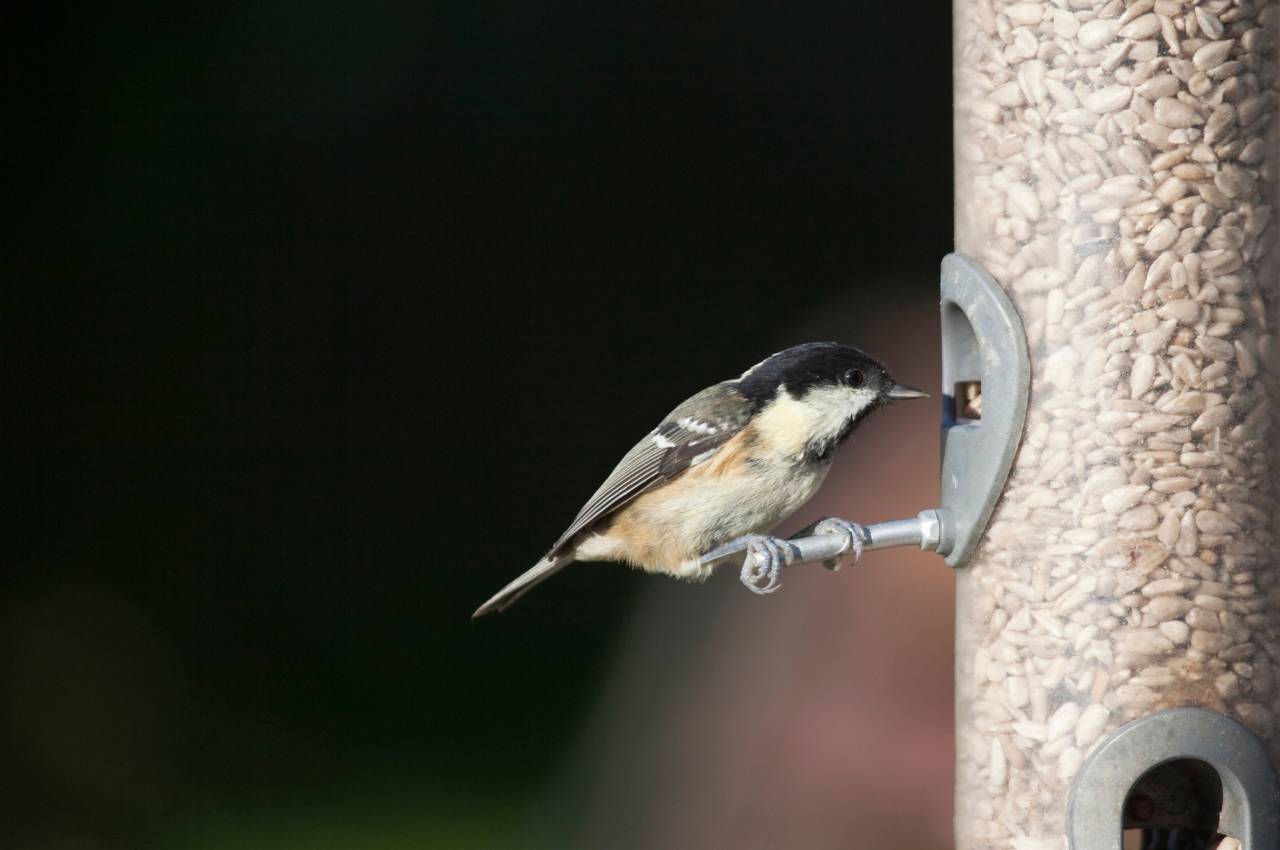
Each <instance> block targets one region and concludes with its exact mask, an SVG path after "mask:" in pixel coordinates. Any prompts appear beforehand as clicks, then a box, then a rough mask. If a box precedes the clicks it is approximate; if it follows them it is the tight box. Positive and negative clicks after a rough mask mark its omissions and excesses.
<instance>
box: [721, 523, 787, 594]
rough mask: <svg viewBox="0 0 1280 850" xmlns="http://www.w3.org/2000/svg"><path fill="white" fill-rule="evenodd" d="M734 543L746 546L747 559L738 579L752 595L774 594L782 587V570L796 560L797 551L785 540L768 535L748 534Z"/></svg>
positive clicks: (744, 560)
mask: <svg viewBox="0 0 1280 850" xmlns="http://www.w3.org/2000/svg"><path fill="white" fill-rule="evenodd" d="M734 543H740V544H745V546H746V553H747V554H746V557H745V558H744V559H743V561H742V570H741V572H739V573H738V577H739V578H740V579H741V580H742V583H743V584H744V585H746V588H747V590H750V591H751V592H752V593H760V594H764V593H773V592H774V591H775V590H777V589H778V588H779V587H781V586H782V582H780V581H779V580H778V575H779V573H781V572H782V568H783V567H785V566H787V565H788V564H790V563H791V562H792V560H794V559H795V554H796V553H795V549H794V548H793V547H792V546H791V544H790V543H788V542H787V541H785V540H782V539H781V538H778V537H769V536H768V535H766V534H748V535H746V536H745V537H740V538H738V540H736V541H734Z"/></svg>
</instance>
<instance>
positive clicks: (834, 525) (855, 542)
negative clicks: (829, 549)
mask: <svg viewBox="0 0 1280 850" xmlns="http://www.w3.org/2000/svg"><path fill="white" fill-rule="evenodd" d="M812 529H813V530H812V532H811V533H813V534H840V535H843V536H844V537H845V539H846V541H847V542H846V544H845V547H844V548H843V549H841V550H840V551H839V552H837V553H836V554H835V556H834V557H832V558H828V559H827V560H825V561H823V562H822V566H824V567H826V568H827V569H829V570H833V571H834V570H839V569H840V567H841V566H842V565H843V562H844V561H845V560H847V559H848V556H849V553H851V552H852V553H853V560H852V561H850V563H854V564H856V563H858V561H860V560H862V545H863V543H864V542H865V541H866V539H867V530H866V529H865V528H864V527H863V526H861V525H858V524H857V523H856V522H850V521H849V520H847V519H841V518H840V517H838V516H829V517H827V518H826V519H822V520H818V522H816V523H814V524H813V526H812Z"/></svg>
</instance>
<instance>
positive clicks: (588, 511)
mask: <svg viewBox="0 0 1280 850" xmlns="http://www.w3.org/2000/svg"><path fill="white" fill-rule="evenodd" d="M924 396H925V394H924V393H922V392H920V391H919V390H915V389H912V388H911V387H907V386H903V385H902V384H898V383H896V382H895V381H894V380H893V378H892V377H890V375H889V372H888V370H886V369H885V368H884V366H882V365H880V363H878V362H877V361H875V360H874V359H872V358H871V357H869V356H867V355H866V354H864V353H863V352H861V351H859V350H858V349H856V348H850V347H849V346H847V345H840V344H838V343H834V342H813V343H806V344H803V345H797V346H794V347H792V348H788V349H786V350H785V351H780V352H778V353H777V354H774V355H773V356H771V357H769V358H767V359H765V360H763V361H761V362H760V363H758V364H756V365H755V366H752V367H751V368H750V369H748V370H747V371H745V372H743V373H742V374H741V375H740V376H739V377H737V378H735V379H733V380H730V381H724V382H722V383H719V384H715V385H713V386H710V387H708V388H707V389H705V390H703V391H702V392H700V393H698V394H697V395H695V396H693V397H692V398H690V399H688V400H687V401H685V402H684V403H683V404H681V405H680V406H679V407H677V408H676V409H675V410H673V411H671V413H670V414H668V415H667V417H666V418H665V419H664V420H663V421H662V424H660V425H659V426H658V427H657V428H655V429H653V430H652V431H650V432H649V434H648V435H647V436H646V437H645V438H644V439H642V440H641V441H640V442H639V443H638V444H637V445H636V446H635V447H634V448H633V449H631V451H629V452H627V454H626V455H625V456H624V457H623V458H622V461H621V462H620V463H619V464H618V466H617V468H616V469H614V470H613V473H612V474H610V476H609V477H608V478H607V479H606V480H605V482H604V484H602V485H601V486H600V489H599V490H597V491H596V493H595V495H594V496H592V497H591V499H590V500H589V501H588V502H587V504H586V506H584V507H583V508H582V510H581V511H579V513H578V516H577V518H575V519H574V521H573V522H572V523H571V524H570V525H569V527H568V528H567V529H566V530H565V532H564V534H562V535H560V539H559V540H557V541H556V542H555V544H554V545H553V546H552V547H551V549H550V551H548V552H547V554H546V556H545V557H544V558H543V559H542V560H541V561H539V562H538V563H537V564H535V565H534V566H533V567H532V568H530V569H529V570H528V571H526V572H525V573H524V574H523V575H521V576H520V577H519V578H517V579H515V580H514V581H512V582H511V583H510V584H508V585H507V586H506V587H504V588H503V589H502V590H500V591H498V593H497V594H495V595H494V596H493V598H492V599H490V600H489V601H488V602H486V603H484V604H483V605H481V606H480V607H479V608H478V609H476V612H475V613H474V614H473V615H472V616H473V617H479V616H481V615H482V614H487V613H489V612H490V611H502V610H505V609H506V608H507V607H509V606H510V605H511V604H512V603H514V602H515V601H516V600H517V599H519V598H520V597H521V596H523V595H524V594H525V593H526V592H528V591H529V590H530V589H531V588H533V587H534V586H535V585H537V584H538V583H540V582H542V581H543V580H545V579H547V578H549V577H550V576H552V575H553V574H554V573H556V572H558V571H559V570H560V569H562V568H564V567H565V566H567V565H569V564H571V563H573V562H574V561H621V562H624V563H627V564H631V565H632V566H635V567H639V568H641V569H644V570H647V571H649V572H655V573H666V574H668V575H672V576H676V577H679V578H683V579H694V580H700V579H704V578H706V577H707V575H708V574H709V573H710V572H711V567H709V566H707V565H706V564H704V563H703V561H702V559H701V557H700V556H701V555H702V554H703V553H705V552H707V551H709V550H711V549H713V548H714V547H717V546H720V545H721V544H723V543H726V542H728V541H730V540H733V539H735V538H738V537H741V536H743V535H749V534H756V533H762V532H765V531H768V530H769V529H772V528H773V527H774V526H776V525H777V524H778V523H780V522H782V521H783V520H784V519H786V518H787V517H789V516H791V514H793V513H794V512H795V511H796V510H797V509H799V508H800V506H801V505H803V504H804V503H805V502H807V501H808V500H809V498H810V497H811V496H813V494H814V493H815V492H816V491H817V489H818V486H819V485H820V484H821V483H822V480H823V478H825V477H826V474H827V471H828V470H829V469H830V468H831V461H832V459H833V458H834V457H835V453H836V450H837V449H839V447H840V445H841V443H843V442H844V440H845V439H846V438H847V437H848V436H849V434H850V433H852V432H853V430H854V428H856V427H857V426H858V423H860V422H861V421H862V420H863V418H865V417H866V416H867V415H868V414H869V413H871V412H872V411H874V410H876V409H878V408H880V407H882V406H883V405H885V404H886V403H887V402H889V401H892V400H894V399H907V398H922V397H924Z"/></svg>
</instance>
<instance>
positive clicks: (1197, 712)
mask: <svg viewBox="0 0 1280 850" xmlns="http://www.w3.org/2000/svg"><path fill="white" fill-rule="evenodd" d="M1122 831H1123V833H1124V834H1137V835H1138V836H1140V837H1139V842H1140V843H1139V847H1140V848H1141V850H1215V849H1216V848H1218V847H1220V846H1222V847H1226V846H1235V847H1240V848H1243V850H1263V848H1266V849H1267V850H1271V848H1275V847H1280V780H1277V777H1276V772H1275V770H1274V768H1273V767H1272V765H1271V762H1270V759H1269V758H1268V756H1267V752H1266V748H1265V747H1264V746H1263V743H1262V741H1261V740H1260V739H1259V738H1258V736H1256V735H1254V734H1253V733H1252V732H1250V731H1249V730H1248V729H1247V728H1245V727H1244V726H1243V725H1241V724H1240V723H1237V722H1236V721H1234V720H1231V719H1230V718H1228V717H1223V716H1222V715H1220V714H1215V713H1213V712H1209V711H1204V710H1201V709H1193V708H1181V709H1172V710H1169V711H1163V712H1157V713H1155V714H1151V715H1148V716H1146V717H1143V718H1142V719H1140V720H1136V721H1134V722H1132V723H1129V724H1126V725H1125V726H1123V727H1121V728H1120V729H1118V730H1117V731H1116V732H1114V733H1113V734H1111V735H1109V736H1107V737H1106V738H1104V739H1103V740H1102V741H1101V742H1100V743H1099V744H1098V746H1097V747H1096V749H1095V750H1094V752H1093V753H1092V755H1090V757H1089V758H1088V759H1087V760H1086V761H1085V763H1084V764H1083V765H1082V766H1081V768H1080V772H1079V773H1078V774H1077V776H1076V778H1075V780H1074V782H1073V783H1072V786H1071V796H1070V803H1069V810H1068V835H1069V837H1070V842H1071V843H1070V847H1071V850H1121V848H1122V843H1121V836H1122ZM1224 839H1230V841H1229V842H1227V841H1224Z"/></svg>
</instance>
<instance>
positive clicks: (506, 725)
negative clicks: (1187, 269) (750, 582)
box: [0, 0, 951, 850]
mask: <svg viewBox="0 0 1280 850" xmlns="http://www.w3.org/2000/svg"><path fill="white" fill-rule="evenodd" d="M928 11H936V12H937V13H938V14H936V15H929V14H920V15H917V16H913V18H912V21H911V24H912V26H911V27H910V28H906V27H903V25H902V14H901V9H900V8H899V7H897V6H895V5H893V4H882V5H880V6H866V5H865V4H852V5H851V4H847V3H846V4H835V3H821V2H809V3H801V4H799V5H797V4H794V3H789V4H785V5H770V4H764V3H746V4H743V3H733V4H692V5H690V4H687V3H686V4H629V5H613V6H609V5H607V4H606V5H601V4H590V3H575V2H547V3H528V2H519V3H515V2H511V3H503V2H490V0H481V2H478V3H467V4H452V5H441V4H425V5H424V4H414V3H408V2H399V1H398V0H397V1H393V2H377V3H366V4H360V5H359V6H352V5H343V4H335V3H307V4H300V3H288V2H277V0H269V1H268V2H259V3H235V2H233V3H230V4H220V5H218V6H217V7H210V8H208V9H205V10H199V11H191V12H188V11H179V10H175V9H161V8H157V7H155V6H153V5H148V4H141V3H125V4H113V5H111V6H110V7H106V6H93V5H87V4H86V5H84V6H66V5H62V6H59V5H53V6H48V5H46V6H41V7H40V8H39V9H38V10H29V11H28V12H27V15H26V17H25V18H24V19H23V20H20V21H15V22H14V23H13V24H12V25H11V27H10V34H11V37H10V45H9V47H8V50H7V54H6V58H7V60H8V62H7V66H6V70H7V71H8V74H7V79H8V80H9V85H8V86H7V88H6V95H7V101H8V103H9V104H10V107H11V108H10V110H9V112H8V114H9V116H10V125H9V126H10V131H9V138H8V141H9V142H10V147H11V149H12V153H11V155H10V156H9V157H6V158H5V162H4V166H5V176H6V178H7V184H6V185H7V186H9V187H10V188H9V191H10V195H11V196H12V197H13V198H15V199H16V200H17V203H18V207H19V210H18V212H19V215H18V216H17V218H18V221H17V222H16V223H15V224H14V225H11V230H10V233H9V238H8V239H7V240H5V244H4V248H3V251H4V260H5V268H6V269H7V270H8V272H9V277H10V284H11V285H10V286H7V287H6V293H5V299H4V309H3V310H0V317H2V320H3V321H4V323H5V328H4V333H3V335H2V336H0V338H2V339H3V340H4V342H3V346H4V348H3V354H4V356H3V364H4V367H5V368H4V372H5V384H4V388H5V390H6V401H8V402H9V404H8V405H7V407H8V408H10V409H11V410H12V411H14V412H13V413H11V414H10V415H9V416H8V417H7V418H6V421H5V426H6V436H8V437H9V443H10V445H11V447H12V451H10V452H8V453H6V455H5V457H4V458H3V460H2V461H0V463H3V470H2V472H3V476H2V477H3V481H4V482H5V490H4V492H5V508H6V510H5V511H4V517H5V520H6V528H5V533H4V535H3V537H2V538H0V539H3V541H4V546H5V549H4V564H5V567H6V578H5V582H4V584H3V587H2V588H0V642H2V643H0V645H2V646H3V650H4V652H3V667H2V668H0V669H2V671H3V672H2V673H0V675H2V676H3V685H4V693H5V695H6V699H5V703H4V713H3V715H0V717H3V720H2V721H0V722H2V724H3V725H2V726H0V747H2V748H3V758H0V781H2V782H3V786H4V788H5V789H6V793H5V794H4V795H3V797H4V800H3V803H0V806H2V807H3V827H4V835H5V837H4V840H3V842H0V843H3V844H4V846H5V847H13V848H18V850H54V849H55V848H56V849H57V850H70V849H71V848H77V850H78V848H117V847H119V848H164V849H165V850H168V848H208V850H224V848H225V849H226V850H230V848H234V849H235V850H246V849H247V850H253V848H271V850H280V848H290V847H299V848H301V847H305V848H307V850H327V849H328V848H342V850H346V848H362V850H363V848H373V850H381V848H400V847H414V848H421V847H442V848H451V850H452V848H467V847H521V846H543V847H564V846H580V847H593V846H614V847H659V846H664V847H671V846H695V845H696V846H713V847H714V846H731V845H736V846H743V847H751V846H761V847H764V846H774V847H776V846H788V847H797V848H800V847H815V848H821V847H849V848H860V847H868V848H870V847H878V846H882V845H883V844H884V843H885V842H887V841H889V840H892V841H894V846H895V847H898V848H920V850H928V848H934V847H939V846H943V845H945V843H946V839H947V833H948V829H947V823H948V814H947V807H948V805H949V803H948V800H949V794H948V783H949V776H950V761H949V759H950V745H949V741H948V739H947V735H948V729H949V727H950V720H949V718H950V696H949V687H950V685H949V682H950V673H949V670H950V650H949V647H948V643H947V635H948V634H950V623H949V619H948V618H949V616H950V614H949V611H950V607H949V602H948V599H947V595H948V593H949V589H950V575H949V574H948V572H947V570H946V569H945V568H944V567H942V566H941V564H940V562H938V560H937V559H936V558H933V557H931V556H924V555H921V554H918V553H917V554H912V553H875V554H871V555H868V557H867V558H866V559H865V561H864V563H863V564H862V565H861V566H859V567H857V568H851V569H846V570H845V571H843V572H841V573H839V574H835V575H833V574H829V573H826V572H825V571H823V570H821V569H820V568H802V569H800V570H797V572H796V573H795V575H793V576H788V577H787V579H786V582H785V586H784V587H783V589H782V590H781V591H779V592H778V593H777V594H774V595H773V596H771V597H768V598H763V599H759V598H756V597H754V596H752V595H750V594H748V593H747V592H746V591H745V590H743V589H742V588H741V587H740V586H739V585H738V584H737V582H736V579H735V577H733V576H728V575H726V576H720V577H717V578H716V579H714V580H713V581H711V582H710V583H708V584H707V585H704V586H688V585H680V584H675V583H672V582H664V581H661V580H658V579H654V578H651V577H648V576H644V575H640V574H638V573H635V572H632V571H629V570H625V569H620V568H608V567H602V568H599V569H596V568H592V567H581V568H578V569H575V570H570V571H567V572H566V573H565V574H564V575H563V576H560V577H557V579H556V580H555V581H554V582H552V583H549V584H547V585H546V586H545V587H543V588H539V590H538V592H536V593H534V594H531V595H530V596H529V597H528V598H527V599H525V600H523V601H522V602H521V604H520V605H519V606H517V607H516V608H515V609H514V610H513V611H512V612H510V613H509V614H508V615H504V616H503V617H501V618H493V619H489V620H486V621H483V622H479V623H471V622H469V621H468V615H469V614H470V612H471V611H472V610H473V609H474V608H475V606H476V604H478V603H479V602H480V601H482V600H483V599H485V598H486V597H487V596H488V595H489V594H491V593H492V592H493V591H494V590H496V589H497V588H498V587H499V586H501V584H502V583H503V582H505V581H507V580H508V579H510V578H511V577H512V576H514V575H515V574H517V573H518V572H519V571H521V570H523V569H524V568H526V567H527V566H528V565H529V564H530V563H531V562H532V561H533V560H534V559H536V557H537V556H538V555H539V554H540V553H541V552H542V551H543V549H544V548H545V547H546V545H547V544H548V542H549V541H550V540H551V539H553V538H554V536H555V535H556V534H557V533H558V532H559V530H560V529H561V528H562V527H563V525H564V523H565V522H566V520H567V519H568V518H569V517H571V516H572V515H573V513H574V512H575V511H576V510H577V509H578V507H579V506H580V504H581V502H582V500H583V499H584V498H585V497H586V496H587V495H588V494H589V493H591V492H592V490H593V489H594V488H595V486H596V485H597V484H598V483H599V480H600V478H601V476H602V475H603V474H605V472H607V470H608V469H610V468H611V467H612V465H613V464H614V463H615V462H616V460H617V458H618V456H619V455H620V454H621V453H622V452H623V451H624V450H625V449H626V448H627V447H629V446H630V445H631V444H632V443H633V442H634V441H635V440H636V439H637V437H638V436H639V435H640V434H642V433H644V432H645V431H646V430H647V429H649V428H650V427H652V425H653V424H654V422H655V421H656V418H657V417H658V416H660V415H661V414H662V413H663V412H665V411H666V410H669V409H670V408H671V406H672V405H673V404H675V403H676V402H678V401H679V400H680V399H682V398H684V397H686V396H687V395H689V394H690V393H692V392H694V391H696V390H698V389H700V388H701V387H703V386H706V385H707V384H710V383H712V382H714V381H718V380H721V379H723V378H725V377H728V376H732V375H735V374H737V373H738V372H740V371H741V370H742V369H743V368H745V367H746V366H747V365H749V364H751V363H755V362H757V361H758V360H760V359H761V358H762V357H763V356H765V355H767V354H769V353H770V352H772V351H775V350H777V349H778V348H781V347H783V346H786V345H790V344H793V343H796V342H800V341H803V340H808V339H813V338H824V337H825V338H832V339H839V340H842V341H845V342H849V343H852V344H857V345H861V346H863V347H865V348H867V349H868V350H869V351H872V352H873V353H875V354H877V355H879V356H881V357H882V358H884V359H885V360H887V361H888V362H889V363H890V365H891V366H892V367H893V368H894V369H895V371H896V372H897V373H898V374H899V376H900V377H901V378H902V380H904V381H906V382H908V383H912V384H918V385H921V386H926V387H927V386H930V385H931V384H934V383H936V364H937V352H936V348H935V346H936V336H937V334H936V292H937V265H938V261H939V260H940V258H941V256H942V255H943V254H944V253H945V252H946V251H947V250H949V248H950V246H951V198H950V185H951V172H950V163H951V157H950V152H949V149H948V147H949V139H950V126H951V112H950V102H949V98H950V67H949V66H950V55H949V51H948V38H949V19H948V17H947V11H946V8H945V7H942V6H939V7H938V8H937V9H936V10H928ZM937 426H938V421H937V406H936V404H935V403H933V402H921V403H916V404H914V405H905V404H904V405H900V406H898V407H896V408H894V409H892V410H890V411H888V412H886V413H883V414H881V415H879V416H878V417H876V418H875V419H873V420H872V421H870V422H869V423H868V424H867V425H866V426H865V427H864V428H863V429H861V430H860V432H859V434H858V437H857V442H856V443H854V444H853V445H852V446H850V451H847V452H846V453H845V454H844V456H843V457H842V458H841V461H840V466H839V468H838V469H837V471H836V472H835V473H833V475H832V477H831V479H830V480H829V483H828V485H827V486H826V488H825V489H824V490H823V492H822V494H821V495H820V497H819V499H818V500H817V501H815V503H814V504H812V505H810V506H809V507H808V508H807V509H806V515H805V516H801V517H797V518H795V519H794V520H793V521H792V525H793V526H796V527H798V526H799V524H800V523H802V522H803V521H805V520H807V519H809V518H813V517H816V516H818V515H822V514H829V513H839V514H844V515H847V516H849V517H851V518H854V519H858V520H866V521H871V520H878V519H889V518H895V517H903V516H909V515H911V514H913V513H915V512H916V511H917V510H919V509H920V508H922V507H926V506H929V505H932V504H933V502H934V500H935V499H936V496H937V445H938V433H937Z"/></svg>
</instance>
